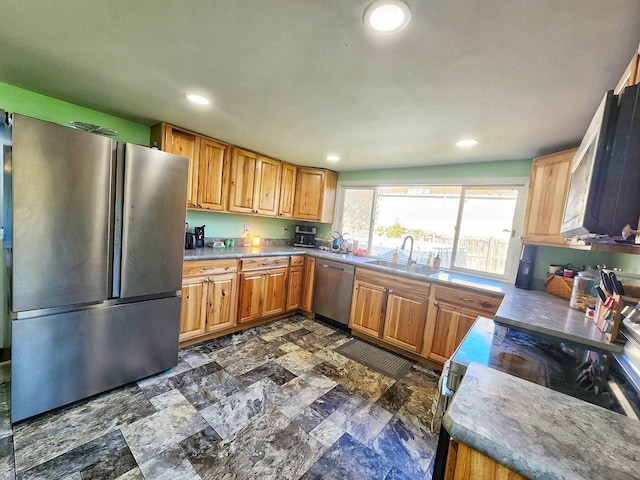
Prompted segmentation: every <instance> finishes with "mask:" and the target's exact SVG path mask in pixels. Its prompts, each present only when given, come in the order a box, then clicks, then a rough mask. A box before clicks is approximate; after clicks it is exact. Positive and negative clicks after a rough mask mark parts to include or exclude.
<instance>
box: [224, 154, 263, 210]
mask: <svg viewBox="0 0 640 480" xmlns="http://www.w3.org/2000/svg"><path fill="white" fill-rule="evenodd" d="M257 161H258V155H257V154H255V153H253V152H248V151H246V150H242V149H241V148H234V149H233V153H232V155H231V172H230V182H229V207H228V208H229V211H230V212H238V213H254V212H253V210H254V208H253V192H254V190H255V181H256V163H257Z"/></svg>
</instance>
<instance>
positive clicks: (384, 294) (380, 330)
mask: <svg viewBox="0 0 640 480" xmlns="http://www.w3.org/2000/svg"><path fill="white" fill-rule="evenodd" d="M429 290H430V284H428V283H425V282H418V281H414V280H409V279H406V278H402V277H394V276H392V275H385V274H379V273H375V272H371V271H367V270H362V269H356V277H355V282H354V289H353V297H352V301H351V314H350V320H349V326H350V327H351V329H352V330H355V331H357V332H361V333H364V334H366V335H369V336H372V337H377V338H380V339H382V340H384V341H385V342H388V343H390V344H393V345H395V346H397V347H400V348H402V349H404V350H408V351H411V352H414V353H419V352H420V350H421V349H422V344H423V339H424V328H425V324H426V320H427V312H428V310H429Z"/></svg>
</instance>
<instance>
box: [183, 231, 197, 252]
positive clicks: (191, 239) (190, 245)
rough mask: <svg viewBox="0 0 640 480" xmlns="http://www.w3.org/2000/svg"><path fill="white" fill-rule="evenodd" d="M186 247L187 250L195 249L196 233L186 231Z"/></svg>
mask: <svg viewBox="0 0 640 480" xmlns="http://www.w3.org/2000/svg"><path fill="white" fill-rule="evenodd" d="M184 248H185V249H187V250H193V249H194V248H196V235H195V234H194V233H190V232H185V234H184Z"/></svg>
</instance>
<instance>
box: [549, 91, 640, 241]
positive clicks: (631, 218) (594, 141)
mask: <svg viewBox="0 0 640 480" xmlns="http://www.w3.org/2000/svg"><path fill="white" fill-rule="evenodd" d="M639 92H640V86H638V85H634V86H631V87H627V88H625V90H624V92H623V93H622V94H620V95H614V94H613V91H609V92H607V93H606V95H605V96H604V98H603V99H602V102H601V103H600V106H599V107H598V109H597V111H596V113H595V116H594V117H593V120H592V121H591V124H590V125H589V128H588V129H587V133H586V134H585V136H584V138H583V140H582V143H581V144H580V147H579V148H578V151H577V153H576V156H575V158H574V160H573V165H572V169H571V181H570V184H569V192H568V194H567V202H566V205H565V210H564V217H563V219H562V226H561V232H562V234H563V235H565V236H567V237H571V236H579V235H586V236H594V235H608V236H610V237H620V235H621V233H622V229H623V228H624V226H625V225H627V224H631V225H634V224H635V222H637V220H638V217H639V216H640V189H639V188H638V185H639V184H640V108H638V107H639V106H640V105H639V102H638V100H639V99H638V96H639Z"/></svg>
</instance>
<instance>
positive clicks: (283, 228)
mask: <svg viewBox="0 0 640 480" xmlns="http://www.w3.org/2000/svg"><path fill="white" fill-rule="evenodd" d="M282 234H283V235H289V229H288V228H287V227H282Z"/></svg>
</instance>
